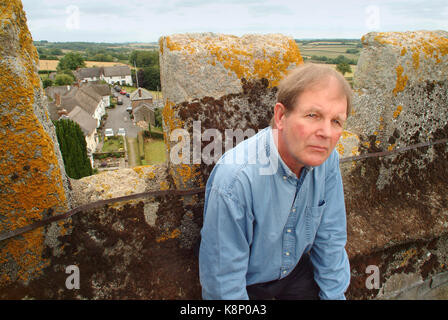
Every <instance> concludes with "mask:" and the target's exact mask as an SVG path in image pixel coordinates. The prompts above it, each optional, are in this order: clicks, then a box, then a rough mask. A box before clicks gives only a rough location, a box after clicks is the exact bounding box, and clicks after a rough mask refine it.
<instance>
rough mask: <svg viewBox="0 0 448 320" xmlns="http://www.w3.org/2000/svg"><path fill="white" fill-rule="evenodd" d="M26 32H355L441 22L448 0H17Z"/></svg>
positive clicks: (99, 36)
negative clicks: (26, 26) (23, 12)
mask: <svg viewBox="0 0 448 320" xmlns="http://www.w3.org/2000/svg"><path fill="white" fill-rule="evenodd" d="M22 3H23V7H24V10H25V12H26V15H27V19H28V26H29V29H30V30H31V34H32V36H33V40H48V41H93V42H153V41H157V40H158V39H159V37H160V36H162V35H170V34H174V33H187V32H215V33H224V34H233V35H237V36H241V35H243V34H248V33H262V34H266V33H282V34H285V35H288V36H291V37H293V38H295V39H305V38H361V37H362V35H364V34H366V33H367V32H370V31H414V30H437V29H439V30H440V29H442V30H448V1H447V0H426V1H421V0H387V1H386V0H340V1H336V0H306V1H303V0H146V1H140V0H125V1H116V0H76V1H73V0H40V1H36V0H22Z"/></svg>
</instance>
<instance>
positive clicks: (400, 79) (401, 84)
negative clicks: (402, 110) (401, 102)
mask: <svg viewBox="0 0 448 320" xmlns="http://www.w3.org/2000/svg"><path fill="white" fill-rule="evenodd" d="M395 70H396V73H397V82H396V85H395V88H394V89H393V90H392V92H393V93H394V95H395V96H396V95H397V93H398V92H401V91H403V90H404V88H405V87H406V84H407V82H408V76H407V75H403V71H404V69H403V67H402V66H398V67H397V68H396V69H395Z"/></svg>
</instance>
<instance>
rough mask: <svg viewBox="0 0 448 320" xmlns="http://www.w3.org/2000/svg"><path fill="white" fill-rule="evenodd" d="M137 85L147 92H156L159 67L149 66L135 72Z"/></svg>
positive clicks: (158, 80)
mask: <svg viewBox="0 0 448 320" xmlns="http://www.w3.org/2000/svg"><path fill="white" fill-rule="evenodd" d="M137 78H138V84H139V86H140V87H142V88H146V89H148V90H153V91H155V90H157V88H160V69H159V66H150V67H145V68H142V69H139V70H138V71H137Z"/></svg>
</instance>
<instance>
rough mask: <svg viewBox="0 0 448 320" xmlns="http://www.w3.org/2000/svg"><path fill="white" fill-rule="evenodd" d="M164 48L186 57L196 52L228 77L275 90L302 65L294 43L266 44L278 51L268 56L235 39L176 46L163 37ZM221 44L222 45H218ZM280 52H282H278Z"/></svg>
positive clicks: (202, 41)
mask: <svg viewBox="0 0 448 320" xmlns="http://www.w3.org/2000/svg"><path fill="white" fill-rule="evenodd" d="M165 40H166V47H167V48H169V49H170V50H171V51H183V52H186V53H188V54H193V53H195V52H196V51H197V50H198V49H197V48H200V50H205V51H206V52H208V56H209V59H208V61H207V62H208V63H210V64H211V65H213V66H215V65H216V64H217V63H220V64H221V65H222V66H223V67H224V68H226V69H227V70H229V76H231V75H232V73H234V74H235V75H236V76H237V77H238V78H239V79H241V78H245V79H254V78H255V79H261V78H265V79H267V80H269V86H270V87H273V86H277V85H278V83H279V81H280V79H281V78H282V77H283V75H284V74H286V73H287V72H288V68H289V67H290V66H291V65H299V64H301V63H303V59H302V56H301V54H300V51H299V47H298V46H297V44H296V42H295V41H294V40H293V39H289V40H288V41H286V42H285V41H279V42H275V41H273V42H272V43H269V44H271V45H273V46H276V47H279V50H276V51H274V52H272V53H270V54H267V53H266V50H265V49H263V50H262V54H260V51H257V50H256V49H257V48H254V46H253V44H252V43H250V44H249V45H248V44H247V43H246V42H245V41H241V40H240V39H239V38H237V37H232V36H229V37H227V40H228V41H227V42H225V38H224V37H223V36H220V37H218V38H217V39H212V38H211V37H203V38H200V39H197V38H194V37H190V38H189V41H188V42H187V43H182V44H180V43H177V42H175V41H174V40H173V39H172V38H170V37H165ZM223 41H224V42H223ZM221 42H223V44H221ZM280 49H281V50H280Z"/></svg>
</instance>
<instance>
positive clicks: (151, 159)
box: [144, 139, 166, 164]
mask: <svg viewBox="0 0 448 320" xmlns="http://www.w3.org/2000/svg"><path fill="white" fill-rule="evenodd" d="M144 148H145V161H146V164H157V163H163V162H165V161H166V146H165V142H164V141H163V140H162V139H151V140H150V141H148V142H146V143H145V145H144Z"/></svg>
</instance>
